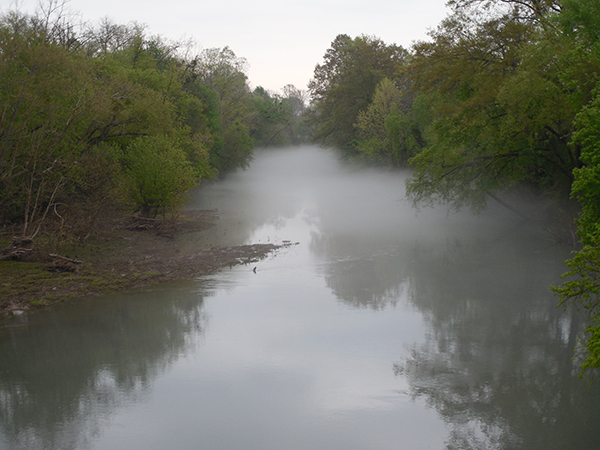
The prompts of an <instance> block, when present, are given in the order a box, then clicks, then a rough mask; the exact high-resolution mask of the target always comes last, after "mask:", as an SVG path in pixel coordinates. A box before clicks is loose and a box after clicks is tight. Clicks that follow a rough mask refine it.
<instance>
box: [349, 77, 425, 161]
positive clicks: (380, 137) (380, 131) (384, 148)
mask: <svg viewBox="0 0 600 450" xmlns="http://www.w3.org/2000/svg"><path fill="white" fill-rule="evenodd" d="M412 100H413V99H412V98H411V96H410V95H409V94H408V93H407V92H406V91H405V90H404V91H403V90H400V89H399V88H398V87H397V86H396V83H394V82H393V81H391V80H390V79H388V78H385V79H383V80H382V81H381V83H380V84H379V85H378V86H377V89H376V90H375V95H374V96H373V101H372V102H371V104H370V105H369V107H368V108H367V109H366V110H365V111H361V112H360V113H359V114H358V117H357V122H356V125H355V127H356V130H357V137H358V143H357V145H356V149H357V151H358V156H357V159H363V160H367V161H370V162H374V163H379V164H388V165H394V166H404V165H406V164H407V162H408V159H409V158H410V157H412V156H414V155H415V154H416V153H417V152H418V151H420V149H421V148H422V147H423V146H424V144H425V142H424V134H425V133H426V128H427V126H428V125H429V122H430V118H429V117H428V114H427V111H428V110H427V108H426V107H425V106H424V105H423V102H422V98H421V97H418V98H417V99H416V101H414V102H413V101H412ZM409 102H410V103H409Z"/></svg>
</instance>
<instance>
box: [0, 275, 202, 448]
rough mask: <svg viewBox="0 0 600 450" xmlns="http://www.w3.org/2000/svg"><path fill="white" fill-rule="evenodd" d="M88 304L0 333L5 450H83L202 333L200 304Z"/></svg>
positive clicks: (173, 298)
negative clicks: (196, 335) (193, 334)
mask: <svg viewBox="0 0 600 450" xmlns="http://www.w3.org/2000/svg"><path fill="white" fill-rule="evenodd" d="M180 295H181V293H180V292H179V291H178V289H177V286H173V287H171V288H170V289H168V290H165V289H161V290H156V291H153V292H139V293H133V294H130V295H127V296H125V297H124V298H122V299H121V300H122V301H120V302H118V303H115V302H111V301H110V300H109V299H90V300H89V301H83V302H80V303H78V304H77V305H76V307H75V305H71V304H66V305H60V306H57V307H55V308H52V309H50V310H48V311H40V312H36V313H32V314H28V315H23V316H18V317H16V318H15V319H13V320H8V319H6V320H4V321H2V322H1V323H0V430H2V438H3V439H2V441H4V443H5V445H6V446H7V447H6V448H10V449H37V448H56V449H62V448H65V449H68V448H73V449H76V448H82V447H85V446H86V443H87V442H88V441H89V440H90V439H92V438H93V436H94V435H96V434H97V433H99V432H100V430H101V428H102V427H103V426H105V424H106V421H107V420H109V418H110V415H111V414H112V413H113V411H114V410H115V409H118V408H120V407H122V406H125V405H128V404H130V403H132V402H134V403H135V402H139V401H143V400H144V399H145V398H146V397H147V395H148V391H149V386H150V385H151V384H152V382H153V381H154V379H155V378H156V377H158V376H160V374H162V373H164V371H165V370H168V368H169V367H170V366H171V365H172V364H173V363H174V362H175V361H176V360H177V359H178V358H179V357H180V356H181V355H182V354H184V353H185V352H186V351H189V348H190V345H191V343H190V342H189V337H190V335H191V333H195V334H197V333H201V332H202V329H203V322H204V313H203V307H202V299H195V300H189V299H184V300H183V301H181V299H179V298H178V296H180ZM2 441H0V447H2V445H1V443H2Z"/></svg>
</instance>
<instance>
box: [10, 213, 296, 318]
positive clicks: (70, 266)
mask: <svg viewBox="0 0 600 450" xmlns="http://www.w3.org/2000/svg"><path fill="white" fill-rule="evenodd" d="M217 220H218V213H217V211H215V210H202V211H184V212H182V213H181V214H180V216H179V217H178V218H177V219H170V220H157V221H151V220H147V219H145V218H140V217H132V216H127V215H119V216H117V217H112V218H107V219H104V220H102V221H101V222H100V223H99V225H98V227H97V230H96V231H95V233H94V235H93V236H91V237H90V238H89V239H88V240H86V241H85V242H84V243H69V244H63V245H61V246H60V247H59V248H55V249H54V251H51V250H49V249H50V248H51V246H50V245H49V242H48V241H46V242H43V241H40V242H37V241H36V242H35V243H32V242H29V241H26V242H17V243H14V244H13V245H2V246H1V247H3V250H1V251H0V272H1V273H2V280H1V282H0V316H1V315H4V314H19V313H20V312H22V311H24V310H32V309H40V308H44V307H48V306H51V305H54V304H57V303H60V302H62V301H65V300H68V299H73V298H77V297H86V296H92V295H101V294H106V293H110V292H116V291H121V290H125V289H132V288H137V287H142V286H147V285H152V284H157V283H163V282H167V281H174V280H179V279H186V278H193V277H198V276H201V275H207V274H211V273H215V272H217V271H219V270H220V269H223V268H227V267H233V266H236V265H244V264H253V263H256V262H258V261H260V260H261V259H263V258H265V257H267V256H268V255H269V254H271V253H272V252H274V251H276V250H277V249H279V248H282V247H285V246H288V245H291V244H282V245H275V244H249V245H237V246H227V247H214V246H205V247H201V248H198V246H189V245H186V240H185V237H186V235H189V234H190V233H199V232H202V231H203V230H206V229H208V228H210V227H212V226H214V224H215V222H216V221H217ZM7 239H9V238H8V237H7V235H6V234H5V235H4V236H1V237H0V242H2V243H3V244H4V243H5V242H6V241H7ZM248 270H251V268H249V269H248Z"/></svg>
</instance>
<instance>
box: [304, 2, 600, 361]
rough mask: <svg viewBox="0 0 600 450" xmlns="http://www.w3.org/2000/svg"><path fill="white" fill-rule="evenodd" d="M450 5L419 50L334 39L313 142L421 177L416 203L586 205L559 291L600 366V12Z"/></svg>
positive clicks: (323, 72) (318, 82)
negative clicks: (520, 197) (580, 314)
mask: <svg viewBox="0 0 600 450" xmlns="http://www.w3.org/2000/svg"><path fill="white" fill-rule="evenodd" d="M448 6H449V7H450V8H451V11H452V12H451V14H450V15H449V16H448V17H447V18H446V19H445V20H444V21H443V22H442V23H441V24H440V25H439V26H438V27H437V28H436V29H435V30H434V31H432V32H430V39H429V40H427V41H424V42H417V43H415V44H414V45H413V46H412V48H411V49H409V50H405V49H403V48H401V47H399V46H396V45H388V44H385V43H384V42H382V41H381V40H379V39H377V38H375V37H372V36H359V37H356V38H351V37H350V36H347V35H340V36H338V37H337V38H336V39H335V40H334V41H333V43H332V45H331V48H329V49H328V50H327V51H326V53H325V56H324V62H323V63H321V64H319V65H318V66H317V67H316V69H315V72H314V78H313V79H312V81H311V82H310V84H309V91H310V95H311V100H312V104H311V110H310V111H309V114H310V120H311V121H312V123H313V124H314V126H315V130H316V134H315V138H316V139H318V140H319V141H321V142H323V143H326V144H328V145H333V146H336V147H339V148H342V149H343V150H344V152H345V154H346V155H347V157H348V158H350V159H352V160H356V161H367V162H370V163H375V164H383V165H391V166H407V165H408V166H411V167H412V168H413V170H414V173H413V176H412V178H411V180H410V181H409V183H408V186H407V190H408V195H409V197H410V198H411V199H412V200H413V202H414V203H415V205H423V204H425V205H426V204H434V203H445V204H450V205H452V206H454V207H457V208H460V207H461V206H469V207H471V208H473V209H475V210H477V209H480V208H482V207H484V206H485V204H486V203H487V201H488V200H489V199H495V200H497V201H499V202H502V203H504V204H505V206H508V207H510V205H509V204H507V203H506V202H503V201H502V199H501V198H499V194H501V193H506V192H511V191H512V192H514V191H518V190H521V191H522V190H524V189H527V190H528V191H530V192H531V191H533V192H535V193H537V195H539V196H542V197H545V198H551V199H554V200H556V201H557V203H556V204H560V202H563V204H564V203H565V202H567V201H568V200H569V198H571V199H574V200H577V201H578V202H579V205H580V213H579V219H577V220H576V221H575V223H576V225H577V235H578V236H579V240H580V243H581V245H582V248H581V249H580V250H579V251H578V252H577V253H576V254H575V256H574V258H573V259H572V260H570V261H568V262H567V264H568V266H569V269H570V270H569V272H568V273H567V274H565V276H566V277H567V280H568V281H566V282H565V283H564V284H563V285H562V286H560V287H557V288H554V290H555V291H556V292H557V294H558V295H559V296H560V298H561V302H562V303H563V304H567V303H573V304H574V305H575V306H577V307H583V308H585V309H587V310H588V311H589V312H590V316H591V317H592V322H593V326H590V327H589V328H588V332H589V335H590V338H589V340H588V341H587V343H586V344H585V347H586V348H585V350H586V351H587V354H588V357H587V360H586V361H585V363H584V365H583V368H592V367H600V309H599V306H600V303H599V301H598V294H599V293H600V86H599V84H598V82H599V81H600V2H598V1H597V0H450V1H449V2H448ZM556 209H558V208H556ZM560 212H561V211H557V213H560ZM563 213H564V215H566V216H567V217H565V219H566V220H567V221H569V222H570V223H572V222H573V219H572V218H571V217H569V215H568V211H566V210H565V211H564V212H563ZM566 233H567V234H568V227H567V230H566ZM557 237H559V236H557ZM567 237H568V236H567ZM575 240H576V239H575Z"/></svg>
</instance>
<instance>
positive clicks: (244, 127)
mask: <svg viewBox="0 0 600 450" xmlns="http://www.w3.org/2000/svg"><path fill="white" fill-rule="evenodd" d="M246 66H247V62H246V60H245V59H244V58H238V57H237V56H236V55H235V53H234V52H233V51H232V50H231V49H230V48H228V47H225V48H223V49H218V48H212V49H207V50H204V51H203V52H202V53H201V54H200V55H198V56H197V57H196V58H195V59H194V61H193V64H192V65H191V67H190V69H191V70H192V71H193V73H194V75H195V76H196V77H197V79H198V81H199V82H201V83H202V84H204V85H205V86H207V87H208V88H210V89H211V90H212V91H213V92H214V97H213V99H215V100H216V108H217V110H218V114H219V118H218V121H219V125H218V126H219V127H220V129H221V132H222V140H220V141H219V142H218V145H214V146H212V148H211V152H210V164H211V166H212V167H214V168H215V169H217V171H218V172H219V173H223V174H224V173H227V172H230V171H232V170H235V169H237V168H238V167H247V166H248V164H249V163H250V161H251V159H252V149H253V147H254V142H253V140H252V138H251V137H250V130H251V128H252V127H253V124H254V122H255V119H256V111H255V109H254V104H253V99H252V93H251V92H250V87H249V86H248V77H247V76H246V74H245V70H246Z"/></svg>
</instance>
